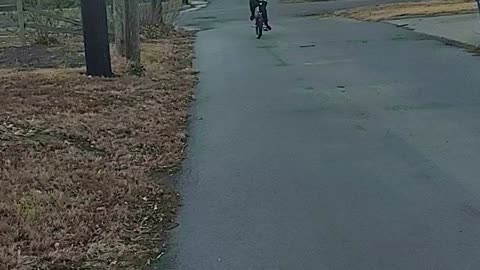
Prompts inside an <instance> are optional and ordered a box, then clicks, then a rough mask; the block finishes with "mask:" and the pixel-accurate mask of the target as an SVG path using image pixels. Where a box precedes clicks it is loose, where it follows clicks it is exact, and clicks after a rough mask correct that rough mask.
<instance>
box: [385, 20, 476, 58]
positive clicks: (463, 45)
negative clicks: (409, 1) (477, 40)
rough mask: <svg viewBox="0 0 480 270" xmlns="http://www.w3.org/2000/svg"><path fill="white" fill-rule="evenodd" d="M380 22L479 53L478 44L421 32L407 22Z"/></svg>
mask: <svg viewBox="0 0 480 270" xmlns="http://www.w3.org/2000/svg"><path fill="white" fill-rule="evenodd" d="M380 23H384V24H388V25H393V26H395V27H398V28H403V29H406V30H408V31H412V32H415V33H416V34H417V35H419V36H423V37H425V38H428V39H432V40H436V41H439V42H442V43H443V44H445V45H447V46H451V47H457V48H461V49H464V50H466V51H467V52H470V53H479V52H480V46H475V45H472V44H468V43H465V42H462V41H458V40H455V39H451V38H447V37H442V36H438V35H433V34H427V33H422V32H419V31H415V29H414V28H411V27H409V26H408V24H407V25H399V24H395V23H393V22H392V21H383V22H380Z"/></svg>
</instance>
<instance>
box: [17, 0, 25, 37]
mask: <svg viewBox="0 0 480 270" xmlns="http://www.w3.org/2000/svg"><path fill="white" fill-rule="evenodd" d="M17 20H18V36H19V37H20V42H21V43H22V46H25V45H26V44H27V38H26V31H25V12H24V10H23V0H17Z"/></svg>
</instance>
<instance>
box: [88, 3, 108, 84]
mask: <svg viewBox="0 0 480 270" xmlns="http://www.w3.org/2000/svg"><path fill="white" fill-rule="evenodd" d="M81 13H82V23H83V42H84V44H85V60H86V65H87V74H88V75H91V76H104V77H111V76H112V75H113V74H112V65H111V62H110V47H109V42H108V25H107V6H106V4H105V0H81Z"/></svg>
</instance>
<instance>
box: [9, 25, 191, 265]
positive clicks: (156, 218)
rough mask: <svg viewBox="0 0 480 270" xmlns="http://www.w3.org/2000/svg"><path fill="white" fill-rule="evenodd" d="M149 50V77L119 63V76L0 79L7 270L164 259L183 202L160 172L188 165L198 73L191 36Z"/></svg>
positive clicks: (43, 73)
mask: <svg viewBox="0 0 480 270" xmlns="http://www.w3.org/2000/svg"><path fill="white" fill-rule="evenodd" d="M143 50H144V54H143V55H144V57H143V58H144V65H145V67H146V68H147V76H145V77H143V78H137V77H130V76H126V75H124V74H123V72H124V71H122V69H124V68H123V64H121V63H120V62H119V60H116V63H117V64H116V70H117V72H118V71H120V72H119V73H120V75H121V76H120V77H118V78H114V79H99V78H87V77H85V76H83V75H81V74H80V72H79V71H80V70H75V69H69V70H61V69H51V70H34V71H25V72H15V71H11V70H2V71H1V72H0V269H2V270H3V269H5V270H10V269H12V270H13V269H19V270H20V269H21V270H30V269H139V268H142V266H144V265H145V264H148V263H149V261H150V259H151V258H152V257H154V256H155V254H156V253H159V252H160V249H161V248H162V243H163V232H164V231H165V230H166V229H167V228H168V226H171V224H172V221H173V218H174V215H175V209H176V206H177V195H176V193H174V192H173V191H172V189H171V188H169V187H168V186H166V185H165V184H162V183H161V182H160V179H158V175H159V173H158V172H160V173H163V174H166V173H170V172H171V170H172V169H173V168H175V167H176V166H178V165H179V163H180V161H181V160H182V158H183V149H184V147H185V140H186V133H185V127H186V120H187V109H188V106H189V103H190V100H191V96H192V89H193V88H194V84H195V80H196V79H195V78H196V76H195V73H194V72H193V70H192V69H191V62H192V45H191V36H190V35H188V34H175V35H173V36H171V37H169V38H167V39H163V40H158V41H154V42H153V41H152V42H149V43H145V44H144V45H143ZM154 172H156V173H154ZM152 173H154V175H156V176H157V177H152Z"/></svg>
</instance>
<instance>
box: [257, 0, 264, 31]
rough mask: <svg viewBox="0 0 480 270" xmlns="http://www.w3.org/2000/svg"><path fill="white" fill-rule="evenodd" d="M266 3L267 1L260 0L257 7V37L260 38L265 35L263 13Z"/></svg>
mask: <svg viewBox="0 0 480 270" xmlns="http://www.w3.org/2000/svg"><path fill="white" fill-rule="evenodd" d="M264 4H265V1H263V0H260V1H258V7H257V8H256V10H257V12H256V13H255V33H256V34H257V39H260V38H261V37H262V35H263V26H264V21H263V13H262V5H264Z"/></svg>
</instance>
